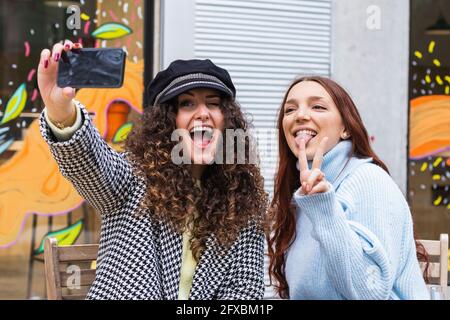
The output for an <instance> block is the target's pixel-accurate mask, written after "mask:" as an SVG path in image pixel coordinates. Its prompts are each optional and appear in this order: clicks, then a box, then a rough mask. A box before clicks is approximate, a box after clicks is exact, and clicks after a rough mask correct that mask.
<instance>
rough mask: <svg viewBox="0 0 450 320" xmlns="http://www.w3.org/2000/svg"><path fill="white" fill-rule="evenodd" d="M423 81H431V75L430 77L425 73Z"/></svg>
mask: <svg viewBox="0 0 450 320" xmlns="http://www.w3.org/2000/svg"><path fill="white" fill-rule="evenodd" d="M425 81H426V82H427V83H431V77H430V75H429V74H427V75H426V76H425Z"/></svg>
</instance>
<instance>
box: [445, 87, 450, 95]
mask: <svg viewBox="0 0 450 320" xmlns="http://www.w3.org/2000/svg"><path fill="white" fill-rule="evenodd" d="M445 94H450V86H445Z"/></svg>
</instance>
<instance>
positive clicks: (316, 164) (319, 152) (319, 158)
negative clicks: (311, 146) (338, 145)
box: [311, 137, 328, 169]
mask: <svg viewBox="0 0 450 320" xmlns="http://www.w3.org/2000/svg"><path fill="white" fill-rule="evenodd" d="M327 141H328V137H324V138H323V139H322V141H320V143H319V145H318V146H317V149H316V154H315V155H314V159H313V163H312V168H311V169H320V167H321V166H322V162H323V153H324V151H325V146H326V145H327Z"/></svg>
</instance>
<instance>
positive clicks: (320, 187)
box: [298, 137, 330, 195]
mask: <svg viewBox="0 0 450 320" xmlns="http://www.w3.org/2000/svg"><path fill="white" fill-rule="evenodd" d="M327 141H328V137H324V138H323V139H322V141H320V144H319V146H318V147H317V149H316V153H315V154H314V158H313V163H312V167H311V169H309V168H308V159H307V157H306V145H305V140H304V139H301V140H300V146H299V149H300V150H299V152H298V161H299V164H300V184H301V188H300V191H299V193H300V194H301V195H311V194H315V193H324V192H327V191H328V190H329V189H330V184H329V183H328V181H326V180H325V175H324V173H323V172H322V171H321V170H320V167H321V166H322V161H323V152H324V150H325V146H326V143H327Z"/></svg>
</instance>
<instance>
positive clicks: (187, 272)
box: [178, 180, 201, 300]
mask: <svg viewBox="0 0 450 320" xmlns="http://www.w3.org/2000/svg"><path fill="white" fill-rule="evenodd" d="M200 181H201V180H196V184H197V185H198V186H200ZM197 215H198V212H197V211H195V212H194V216H197ZM191 229H192V225H190V226H187V227H186V228H185V230H184V232H183V252H182V254H181V270H180V284H179V287H180V289H179V291H178V300H188V299H189V293H190V292H191V288H192V280H193V279H194V273H195V268H196V267H197V262H196V261H195V259H194V256H193V255H192V250H191V246H190V244H189V240H190V239H191V237H192V234H191Z"/></svg>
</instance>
